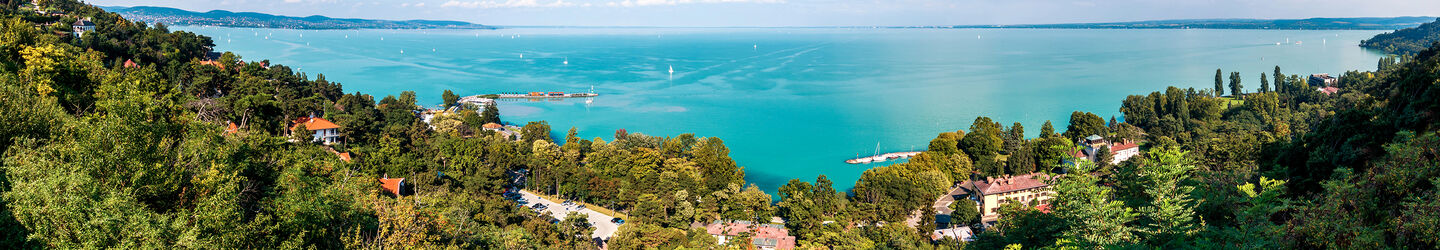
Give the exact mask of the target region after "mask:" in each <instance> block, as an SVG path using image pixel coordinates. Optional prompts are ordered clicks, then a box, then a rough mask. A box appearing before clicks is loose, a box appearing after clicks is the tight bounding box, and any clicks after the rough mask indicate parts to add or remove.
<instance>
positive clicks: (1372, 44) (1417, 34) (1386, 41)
mask: <svg viewBox="0 0 1440 250" xmlns="http://www.w3.org/2000/svg"><path fill="white" fill-rule="evenodd" d="M1437 41H1440V19H1435V20H1434V22H1430V23H1426V24H1424V25H1420V26H1419V27H1414V28H1406V29H1401V30H1396V31H1395V32H1389V33H1385V34H1379V35H1375V37H1372V38H1370V39H1368V40H1365V41H1360V47H1366V48H1371V49H1378V50H1383V51H1385V52H1386V53H1390V54H1397V55H1413V54H1415V53H1418V52H1420V51H1422V50H1425V49H1426V48H1429V47H1430V45H1431V44H1434V43H1435V42H1437Z"/></svg>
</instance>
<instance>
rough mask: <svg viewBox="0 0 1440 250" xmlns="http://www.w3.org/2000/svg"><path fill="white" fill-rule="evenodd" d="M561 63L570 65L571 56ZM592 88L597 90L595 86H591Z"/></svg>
mask: <svg viewBox="0 0 1440 250" xmlns="http://www.w3.org/2000/svg"><path fill="white" fill-rule="evenodd" d="M560 64H564V65H570V58H569V57H566V58H565V61H564V62H560ZM590 90H591V91H592V92H593V91H594V90H595V87H593V86H592V87H590Z"/></svg>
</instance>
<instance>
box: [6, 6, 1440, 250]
mask: <svg viewBox="0 0 1440 250" xmlns="http://www.w3.org/2000/svg"><path fill="white" fill-rule="evenodd" d="M43 2H44V3H43V4H46V5H47V6H41V7H43V8H49V9H62V10H65V12H66V14H64V15H48V14H47V15H41V14H37V13H36V12H35V11H33V7H32V6H28V5H26V6H22V5H20V4H18V3H13V2H7V4H5V5H3V6H0V124H4V125H5V126H0V155H3V158H0V246H3V247H5V248H7V249H50V248H61V249H70V248H143V249H151V248H224V249H251V248H256V249H271V248H285V249H291V248H323V249H338V248H364V249H384V248H470V249H597V248H600V245H597V244H595V243H596V241H595V240H594V239H591V238H589V235H590V233H591V232H592V231H593V230H595V229H594V228H593V227H591V225H589V224H588V223H586V222H585V221H584V220H583V219H582V218H578V217H580V216H569V217H567V219H565V220H553V219H554V218H555V217H557V216H556V215H553V214H545V213H537V212H536V210H533V209H529V208H526V207H523V206H521V205H520V204H517V203H516V202H515V201H512V200H509V199H506V198H505V194H506V193H509V192H512V191H515V190H517V189H527V190H530V191H532V192H537V193H543V194H547V195H550V196H553V197H562V198H564V199H574V200H579V201H583V202H585V203H588V204H595V205H597V206H603V207H604V208H606V209H609V210H613V211H617V212H620V213H625V214H627V215H628V218H629V220H630V221H629V222H628V223H626V224H625V225H624V226H623V227H621V228H620V231H619V232H618V233H617V234H616V235H615V236H614V237H613V238H610V239H609V240H608V241H607V242H606V244H607V245H605V247H608V248H610V249H680V248H683V249H742V248H748V245H746V244H743V243H740V244H736V243H732V244H729V245H718V242H717V241H716V238H714V237H712V236H711V235H709V234H708V233H706V232H705V230H704V229H701V228H695V227H692V225H698V224H704V223H711V222H714V221H717V220H748V221H771V220H772V219H773V218H774V217H780V219H782V220H783V221H784V222H783V223H784V225H785V227H786V228H787V229H788V230H790V231H789V232H790V234H791V235H794V236H795V237H796V238H797V245H798V246H799V247H800V248H805V249H827V248H832V247H833V248H837V249H961V248H968V249H1002V248H1052V249H1060V248H1066V249H1073V248H1087V249H1096V248H1162V249H1187V248H1201V249H1259V248H1300V249H1314V248H1333V249H1353V248H1416V249H1433V248H1436V247H1440V230H1437V228H1440V227H1436V225H1440V216H1437V215H1440V212H1437V211H1440V166H1437V163H1440V156H1437V154H1436V152H1440V132H1437V130H1440V85H1437V84H1436V82H1437V81H1440V48H1437V47H1430V48H1427V49H1424V50H1421V51H1420V52H1418V53H1416V54H1415V56H1410V57H1401V58H1386V59H1382V60H1381V61H1380V63H1379V64H1377V65H1378V66H1379V68H1377V69H1376V70H1374V71H1351V72H1346V73H1345V74H1342V75H1340V77H1339V81H1338V84H1337V85H1338V87H1339V92H1337V93H1334V94H1324V93H1322V92H1319V91H1317V90H1315V89H1314V88H1313V87H1310V86H1308V85H1306V83H1305V81H1304V79H1305V78H1302V77H1301V75H1303V74H1283V72H1282V71H1281V69H1280V68H1279V67H1276V68H1275V70H1274V72H1273V74H1270V73H1272V72H1263V73H1262V76H1261V79H1259V80H1260V81H1258V82H1259V84H1256V85H1258V86H1256V85H1252V86H1251V87H1245V85H1243V84H1242V82H1249V81H1242V80H1241V77H1240V76H1242V75H1251V74H1248V73H1247V74H1242V73H1239V72H1232V73H1231V76H1232V77H1231V78H1230V84H1229V85H1228V87H1229V88H1226V87H1227V86H1223V85H1222V84H1221V81H1222V79H1221V77H1220V75H1221V74H1220V73H1221V72H1220V71H1219V70H1217V77H1216V80H1215V81H1216V84H1215V89H1208V88H1207V89H1195V88H1178V87H1170V88H1167V89H1165V90H1162V91H1156V92H1152V93H1149V94H1146V95H1133V96H1129V97H1127V98H1126V99H1125V100H1117V101H1121V104H1122V105H1121V108H1120V110H1119V111H1120V112H1121V113H1123V114H1124V117H1123V119H1117V118H1115V117H1111V118H1110V119H1108V121H1107V120H1106V119H1104V118H1103V117H1100V116H1099V115H1096V114H1094V113H1090V112H1083V111H1075V112H1073V113H1072V114H1071V117H1070V120H1069V121H1068V123H1063V124H1060V126H1064V127H1063V128H1056V126H1057V125H1055V124H1052V123H1050V122H1046V123H1045V124H1043V125H1041V126H1040V131H1041V133H1040V136H1039V137H1038V138H1026V137H1025V135H1026V133H1025V127H1024V126H1023V125H1021V124H1019V123H1013V124H1011V125H1010V126H1005V125H1004V124H1003V123H1001V122H998V121H994V120H992V119H990V118H987V117H978V118H976V119H975V121H974V122H973V123H972V124H970V126H969V127H967V128H965V129H957V131H953V132H943V133H940V134H939V135H937V136H936V138H935V139H934V140H932V141H931V142H930V144H929V147H928V149H927V151H925V152H924V153H921V154H920V155H918V156H915V157H914V158H911V159H910V160H909V161H908V162H904V163H897V164H893V165H889V166H883V167H876V168H873V169H869V170H866V171H865V173H864V174H863V175H862V176H861V177H860V179H859V180H858V181H857V182H856V184H855V188H854V189H853V190H836V189H834V188H833V186H832V184H833V183H832V182H831V181H830V180H829V179H828V178H827V177H825V176H817V177H816V178H815V180H814V181H813V182H808V181H806V180H791V181H790V182H789V183H787V184H786V185H784V186H782V187H781V188H780V189H779V190H778V192H777V194H778V196H779V202H772V198H771V196H770V195H769V194H767V193H765V192H763V191H761V190H760V189H759V188H758V187H756V186H755V185H752V184H748V183H746V181H745V171H744V168H743V167H742V166H741V165H740V163H737V162H735V161H734V160H733V159H731V158H730V157H729V148H727V147H726V146H725V144H724V141H723V140H721V139H719V138H713V137H699V136H695V135H692V134H681V135H674V136H666V137H658V136H650V135H644V134H641V133H630V132H627V131H624V130H620V131H616V133H615V135H614V136H613V137H611V138H592V139H585V138H579V137H578V136H576V134H578V132H577V131H576V130H575V129H573V128H572V129H570V130H569V131H568V132H567V133H565V134H566V136H564V137H563V138H552V137H551V133H552V130H551V128H550V125H549V124H547V123H545V122H543V121H535V122H525V124H524V126H523V127H522V128H521V129H520V131H518V134H517V135H515V136H506V135H505V134H501V133H496V132H493V131H486V130H481V129H479V128H481V126H482V125H483V124H485V123H489V122H502V123H503V122H504V121H500V120H499V119H500V118H501V117H500V116H499V115H498V114H496V113H495V112H498V111H497V110H494V109H486V110H484V111H476V110H470V109H465V110H464V111H458V112H455V113H449V114H443V115H439V116H437V117H435V118H434V119H433V120H431V122H430V123H429V124H427V123H425V122H423V121H421V119H420V118H419V116H418V114H419V112H420V111H421V108H420V107H419V106H418V105H416V103H415V100H416V96H417V95H418V94H417V93H414V92H403V93H401V94H399V95H394V96H385V97H382V98H379V100H376V98H375V97H374V96H371V95H368V94H364V93H360V92H346V91H345V90H344V89H343V88H342V85H341V84H340V83H336V82H330V81H328V80H326V79H325V76H324V75H321V74H315V75H314V76H311V75H309V74H307V73H303V72H294V71H292V70H291V68H289V67H287V66H284V65H278V64H271V63H269V62H268V61H265V60H254V59H250V60H247V59H244V58H242V57H241V56H240V55H235V54H232V53H217V52H215V51H211V50H210V48H212V47H213V46H214V44H213V42H212V40H211V39H210V38H208V37H204V36H199V35H195V34H192V33H187V32H172V31H169V30H168V29H167V28H166V27H165V26H163V25H158V24H157V25H153V26H152V25H147V24H145V23H141V22H133V21H130V20H126V19H124V18H121V17H120V16H119V15H116V14H114V13H109V12H105V11H103V10H101V9H99V8H96V7H93V6H89V5H85V4H82V3H79V2H75V1H67V0H51V1H43ZM79 18H91V19H92V20H93V21H94V23H95V24H96V26H95V30H94V31H90V32H86V33H85V34H84V35H83V36H81V37H76V36H75V34H72V33H71V31H73V27H70V24H71V23H74V22H75V21H76V20H77V19H79ZM1249 73H1254V72H1249ZM1270 79H1273V81H1270ZM1200 80H1206V81H1208V80H1209V79H1200ZM1207 86H1208V84H1207ZM1221 92H1225V93H1227V94H1228V95H1227V97H1220V96H1221V95H1220V93H1221ZM432 94H441V93H432ZM441 95H443V96H445V99H447V100H453V99H454V98H456V97H455V96H454V95H453V93H445V94H441ZM1237 99H1238V100H1243V102H1235V101H1233V100H1237ZM451 103H452V102H449V101H447V104H451ZM301 117H316V118H323V119H327V120H330V121H333V122H334V123H335V124H337V125H338V126H340V129H339V130H340V132H341V133H342V134H343V139H342V140H341V141H340V142H339V143H336V144H333V145H321V144H318V143H312V142H308V141H310V138H311V137H310V135H309V132H307V130H305V129H304V126H291V122H292V121H295V120H296V119H297V118H301ZM1120 121H1124V122H1120ZM232 123H233V124H235V129H234V130H228V129H227V128H228V127H229V126H230V124H232ZM516 125H519V124H516ZM958 126H961V125H957V127H958ZM1032 127H1033V125H1032ZM1090 135H1097V136H1102V137H1107V138H1109V139H1111V140H1112V141H1116V140H1131V141H1137V142H1141V143H1142V145H1143V146H1142V148H1143V150H1144V153H1142V155H1141V156H1138V157H1134V158H1130V159H1129V160H1126V161H1122V162H1120V163H1118V164H1110V162H1109V161H1106V160H1101V161H1098V163H1091V162H1090V161H1085V160H1078V159H1075V157H1073V156H1071V155H1072V154H1071V153H1070V152H1072V150H1075V149H1076V148H1075V141H1076V140H1077V139H1080V138H1085V137H1088V136H1090ZM837 136H838V135H837ZM607 139H608V140H607ZM339 153H349V154H350V155H351V156H352V158H350V160H346V159H343V158H342V157H340V154H339ZM1102 159H1103V158H1102ZM1037 172H1039V173H1052V174H1058V176H1060V177H1058V178H1055V179H1054V180H1050V181H1049V182H1048V184H1050V186H1051V187H1053V188H1054V190H1055V191H1056V194H1055V197H1054V199H1052V200H1050V204H1049V205H1050V206H1049V209H1048V210H1044V211H1042V210H1040V209H1037V208H1036V206H1037V205H1038V204H1033V203H1029V204H1022V203H1020V202H1012V203H1009V204H1007V205H1005V206H1004V207H1003V208H1002V209H1000V213H1001V215H1002V216H1001V217H1000V218H1001V219H1000V221H999V222H998V224H996V225H994V226H991V227H985V228H983V229H984V230H983V232H982V233H980V234H979V238H978V240H977V241H974V242H962V241H959V240H954V239H949V238H944V239H940V240H932V239H931V238H930V232H931V231H932V230H933V229H935V227H936V221H935V217H933V216H928V215H932V214H933V213H934V209H933V208H932V207H931V206H932V205H933V204H934V202H935V200H936V198H938V197H940V195H942V194H944V193H945V192H946V191H948V189H949V188H950V187H952V186H953V185H954V184H955V183H957V182H963V181H966V180H972V179H981V178H984V177H996V176H1004V175H1019V174H1027V173H1037ZM384 177H391V178H406V180H405V181H404V183H407V184H406V185H409V188H408V189H407V190H406V192H404V193H405V195H400V196H396V195H392V193H390V192H387V191H384V189H382V187H381V183H380V181H378V179H380V178H384ZM971 212H973V210H971ZM917 214H919V215H921V216H919V217H914V218H915V219H914V220H910V218H911V216H913V215H917ZM957 215H960V214H957ZM970 215H973V214H970ZM956 218H967V219H957V220H956V222H957V223H956V224H960V226H972V225H974V224H973V222H977V220H978V218H975V217H961V216H957V217H956ZM969 219H974V220H969ZM908 221H914V223H913V226H912V223H907V222H908ZM975 228H976V229H982V228H981V227H975ZM749 237H751V236H748V235H742V236H739V237H738V238H737V239H734V240H733V241H732V242H750V240H749Z"/></svg>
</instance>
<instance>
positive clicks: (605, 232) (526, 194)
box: [520, 190, 620, 240]
mask: <svg viewBox="0 0 1440 250" xmlns="http://www.w3.org/2000/svg"><path fill="white" fill-rule="evenodd" d="M520 199H524V200H525V201H526V202H528V203H529V205H527V206H534V205H535V204H537V203H538V204H545V206H547V207H546V208H545V211H549V212H550V214H551V215H553V216H555V219H560V220H565V216H566V215H569V214H570V212H579V213H584V214H585V215H586V216H589V219H590V225H593V226H594V227H595V232H593V233H590V237H591V238H600V239H602V240H609V239H610V236H614V235H615V231H616V230H619V229H620V225H615V223H614V222H610V219H612V218H615V217H610V216H609V215H605V214H602V213H600V212H596V211H595V210H590V209H589V208H586V209H576V208H575V206H567V205H560V203H555V202H551V201H550V200H546V199H544V198H540V196H535V194H532V193H530V191H526V190H521V191H520ZM541 213H544V211H541Z"/></svg>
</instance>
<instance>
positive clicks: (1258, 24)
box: [952, 17, 1435, 30]
mask: <svg viewBox="0 0 1440 250" xmlns="http://www.w3.org/2000/svg"><path fill="white" fill-rule="evenodd" d="M1432 20H1435V18H1434V17H1355V18H1309V19H1195V20H1156V21H1138V22H1115V23H1068V24H1017V25H958V26H952V28H1037V29H1279V30H1396V29H1403V28H1410V27H1415V26H1419V25H1420V24H1422V23H1425V22H1429V21H1432Z"/></svg>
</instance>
